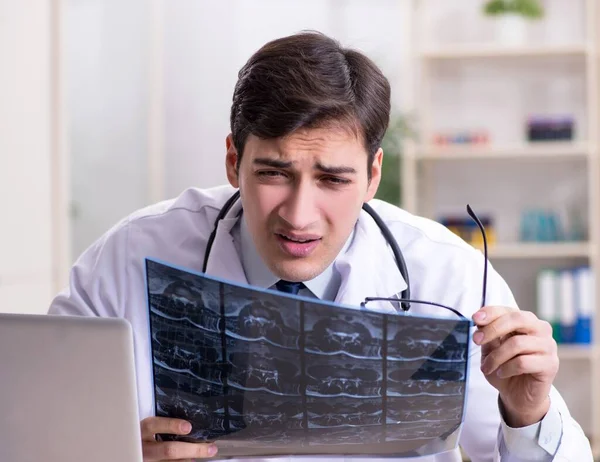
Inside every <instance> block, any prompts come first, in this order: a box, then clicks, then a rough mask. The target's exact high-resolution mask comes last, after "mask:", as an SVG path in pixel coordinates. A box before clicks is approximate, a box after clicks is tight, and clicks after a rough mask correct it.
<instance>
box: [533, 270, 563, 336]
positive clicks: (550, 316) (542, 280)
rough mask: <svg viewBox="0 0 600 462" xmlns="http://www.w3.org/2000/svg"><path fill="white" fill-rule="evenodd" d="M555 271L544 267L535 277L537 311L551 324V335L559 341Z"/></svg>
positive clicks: (541, 317)
mask: <svg viewBox="0 0 600 462" xmlns="http://www.w3.org/2000/svg"><path fill="white" fill-rule="evenodd" d="M557 295H558V283H557V276H556V271H554V270H550V269H545V270H542V271H540V272H539V274H538V277H537V305H538V306H537V313H538V316H539V318H540V319H543V320H545V321H548V322H549V323H550V324H551V325H552V336H553V337H554V340H556V343H560V341H561V340H560V311H559V308H558V300H557Z"/></svg>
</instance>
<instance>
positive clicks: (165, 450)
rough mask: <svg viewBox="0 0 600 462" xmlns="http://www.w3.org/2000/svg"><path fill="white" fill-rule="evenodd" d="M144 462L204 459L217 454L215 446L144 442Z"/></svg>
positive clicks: (174, 442) (173, 442)
mask: <svg viewBox="0 0 600 462" xmlns="http://www.w3.org/2000/svg"><path fill="white" fill-rule="evenodd" d="M142 452H143V454H144V462H155V461H164V460H178V461H181V460H182V459H184V460H185V459H188V460H189V459H192V460H193V459H205V458H207V457H213V456H214V455H216V454H217V446H216V445H214V444H204V443H182V442H179V441H167V442H156V441H145V442H144V444H143V446H142Z"/></svg>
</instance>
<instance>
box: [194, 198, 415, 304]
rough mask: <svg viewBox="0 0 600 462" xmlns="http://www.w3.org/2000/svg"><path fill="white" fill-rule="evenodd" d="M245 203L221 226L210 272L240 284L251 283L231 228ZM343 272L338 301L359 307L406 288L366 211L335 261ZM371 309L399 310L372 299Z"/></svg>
mask: <svg viewBox="0 0 600 462" xmlns="http://www.w3.org/2000/svg"><path fill="white" fill-rule="evenodd" d="M241 208H242V204H241V201H238V202H237V203H236V204H235V205H234V206H233V207H232V208H231V210H230V212H229V213H228V214H227V217H226V218H224V219H222V220H221V221H220V222H219V224H218V226H217V233H216V236H215V240H214V242H213V246H212V251H211V255H210V258H209V259H208V265H207V271H206V272H207V274H210V275H212V276H215V277H218V278H222V279H225V280H229V281H232V282H236V283H241V284H248V280H247V278H246V275H245V273H244V269H243V266H242V262H241V259H240V255H239V254H238V252H237V249H236V247H235V244H234V239H233V236H232V234H231V230H232V229H233V227H234V225H235V224H236V223H237V221H238V220H239V213H240V212H241ZM334 266H335V268H336V270H337V271H338V272H339V274H340V275H341V279H342V281H341V284H340V289H339V291H338V293H337V296H336V298H335V301H336V302H337V303H341V304H344V305H350V306H355V307H358V306H360V303H361V302H363V301H364V299H365V297H396V296H398V297H399V296H400V292H402V291H403V290H404V289H405V288H406V282H405V281H404V278H403V277H402V275H401V274H400V272H399V270H398V266H397V265H396V260H395V259H394V254H393V253H392V251H391V249H390V247H389V245H387V242H386V240H385V238H384V236H383V234H382V233H381V230H380V229H379V227H378V226H377V224H376V223H375V221H374V220H373V219H372V218H371V217H370V216H369V215H368V213H367V212H365V211H364V210H363V211H361V213H360V216H359V219H358V221H357V223H356V225H355V229H354V235H353V238H352V240H351V242H350V245H349V246H346V247H345V252H342V253H341V254H340V255H339V256H338V258H337V259H336V261H335V262H334ZM367 308H368V309H376V310H379V311H387V312H396V307H394V306H393V305H392V304H391V303H389V302H370V303H369V304H368V305H367Z"/></svg>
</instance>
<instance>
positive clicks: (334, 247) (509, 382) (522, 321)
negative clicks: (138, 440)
mask: <svg viewBox="0 0 600 462" xmlns="http://www.w3.org/2000/svg"><path fill="white" fill-rule="evenodd" d="M389 112H390V87H389V84H388V81H387V79H386V78H385V77H384V76H383V75H382V73H381V71H380V70H379V69H378V68H377V67H376V66H375V65H374V64H373V62H371V61H370V60H369V59H368V58H366V57H365V56H364V55H362V54H360V53H359V52H356V51H353V50H348V49H344V48H342V47H341V46H340V45H339V44H338V43H337V42H335V41H333V40H331V39H329V38H328V37H326V36H323V35H321V34H318V33H302V34H297V35H293V36H290V37H284V38H282V39H278V40H275V41H273V42H270V43H268V44H266V45H265V46H264V47H262V48H261V49H260V50H258V51H257V52H256V53H255V54H254V55H253V56H252V57H251V58H250V60H249V61H248V62H247V63H246V65H245V66H244V67H243V68H242V70H241V71H240V73H239V80H238V82H237V85H236V87H235V91H234V95H233V104H232V108H231V134H230V135H229V136H228V137H227V140H226V148H227V153H226V159H225V161H226V169H227V176H228V179H229V182H230V185H228V186H223V187H219V188H214V189H209V190H200V189H189V190H187V191H185V192H184V193H183V194H182V195H181V196H179V197H178V198H176V199H174V200H171V201H167V202H163V203H159V204H156V205H153V206H151V207H148V208H146V209H143V210H140V211H138V212H136V213H134V214H132V215H131V216H129V217H127V218H126V219H124V220H123V221H122V222H120V223H118V224H117V225H116V226H115V227H113V228H112V229H111V230H110V231H108V232H107V233H106V234H105V235H104V236H103V237H102V238H101V239H99V240H98V241H97V242H96V243H95V244H94V245H92V246H91V247H90V248H89V249H88V250H87V251H86V252H85V253H84V254H83V255H82V256H81V257H80V258H79V259H78V261H77V262H76V263H75V265H74V267H73V269H72V272H71V279H70V284H69V287H68V288H66V289H65V291H64V292H62V293H60V294H59V295H58V296H57V297H56V298H55V300H54V301H53V303H52V305H51V307H50V313H63V314H77V315H85V316H103V317H121V318H125V319H127V320H129V321H130V322H131V324H132V326H133V329H134V335H135V355H136V370H137V380H138V394H139V409H140V414H141V418H142V419H143V420H142V423H141V426H142V439H143V442H142V443H143V452H144V460H145V461H163V460H191V459H196V458H204V457H210V456H212V455H214V454H215V451H216V450H217V448H216V447H215V446H214V445H209V444H192V443H184V442H162V441H157V440H156V438H155V435H156V434H161V433H171V434H186V433H187V432H188V431H189V430H190V426H189V424H188V423H187V422H184V421H180V420H175V419H166V418H159V417H155V416H154V413H153V409H154V403H153V400H152V396H153V394H152V364H151V355H150V345H149V338H148V330H149V329H148V324H147V308H146V295H145V273H144V259H145V258H146V257H155V258H158V259H161V260H164V261H167V262H170V263H172V264H175V265H179V266H183V267H189V268H193V269H196V270H198V271H201V270H202V267H203V260H204V257H205V253H206V248H207V241H208V239H209V236H210V234H211V232H212V231H213V228H214V226H215V220H216V217H217V214H218V213H219V210H220V209H221V208H222V207H223V205H224V203H225V202H226V201H227V199H228V198H229V197H231V195H232V194H233V193H234V192H235V191H236V190H238V189H239V191H240V192H241V200H240V201H239V202H238V203H236V204H234V206H233V208H232V209H231V210H230V212H229V213H228V214H227V216H226V217H225V218H224V219H223V220H221V221H220V222H219V223H218V227H217V233H216V238H215V240H214V244H213V246H212V251H211V254H210V255H209V258H208V266H207V273H208V274H211V275H214V276H218V277H221V278H225V279H229V280H232V281H236V282H242V283H249V284H253V285H256V286H260V287H265V288H266V287H272V288H274V287H277V283H278V282H279V281H280V280H284V281H291V282H302V283H303V285H302V286H301V294H303V295H306V296H309V297H318V298H321V299H326V300H335V301H338V302H341V303H344V304H348V305H355V306H358V305H359V304H360V302H362V301H363V300H364V299H365V297H368V296H379V297H391V296H396V295H398V294H400V292H402V291H403V290H404V289H405V287H406V282H405V281H404V279H403V278H402V276H401V275H400V273H399V271H398V267H397V265H396V261H395V259H394V256H393V254H392V252H391V251H390V247H389V245H388V244H387V242H386V240H385V239H384V237H383V235H382V233H381V231H380V229H379V228H378V226H377V225H376V224H375V222H374V221H373V219H372V218H371V217H370V216H369V215H368V214H366V213H365V212H364V211H362V210H361V207H362V205H363V203H365V202H369V203H370V205H371V206H372V207H373V208H374V209H375V210H376V211H377V212H378V213H379V215H380V216H381V217H382V219H383V221H384V222H385V223H386V225H387V226H388V227H389V229H390V230H391V232H392V234H393V236H394V238H395V239H396V241H397V242H398V244H399V246H400V248H401V250H402V252H403V254H404V258H405V260H406V265H407V269H408V271H409V275H410V284H411V290H412V298H414V299H420V300H428V301H432V302H437V303H442V304H445V305H448V306H451V307H454V308H456V309H457V310H459V311H460V312H462V313H463V314H464V315H465V316H467V317H472V318H473V319H474V321H475V323H476V324H477V326H478V327H477V330H476V332H475V333H474V335H473V340H472V342H473V344H472V349H471V351H472V352H473V353H472V357H471V361H470V364H471V367H470V371H469V374H470V378H469V382H468V383H469V389H468V393H469V398H468V401H467V402H468V405H467V409H466V416H465V421H464V425H463V428H462V432H461V436H460V441H459V443H460V445H461V447H462V448H463V450H464V451H465V452H466V453H467V454H468V455H469V456H470V458H471V460H473V461H475V462H484V461H493V460H502V461H505V462H506V461H513V462H517V461H519V462H525V461H573V462H588V461H592V455H591V449H590V445H589V442H588V440H587V438H586V437H585V435H584V433H583V432H582V430H581V428H580V426H579V425H578V424H577V422H575V420H574V419H573V418H572V417H571V415H570V414H569V410H568V409H567V406H566V405H565V402H564V401H563V400H562V398H561V397H560V395H559V393H558V392H557V391H556V390H555V389H554V388H553V386H552V382H553V380H554V378H555V376H556V373H557V370H558V357H557V347H556V344H555V342H554V341H553V339H552V335H551V328H550V326H549V325H548V324H547V323H546V322H543V321H540V320H539V319H537V318H536V316H535V315H534V314H532V313H531V312H529V311H527V308H530V307H523V308H524V310H519V308H518V307H517V305H516V302H515V300H514V298H513V296H512V294H511V292H510V289H509V288H508V287H507V285H506V283H505V282H504V281H503V280H502V278H501V277H500V276H499V275H498V273H497V272H495V271H494V270H493V268H491V267H489V277H488V290H487V297H486V306H485V307H484V308H482V309H479V307H480V303H481V285H482V275H483V268H484V258H483V256H482V254H481V252H479V251H477V250H475V249H473V248H472V247H470V246H469V245H467V244H466V243H465V242H463V241H462V240H460V239H459V238H458V237H456V236H455V235H454V234H452V233H451V232H450V231H449V230H447V229H446V228H444V227H442V226H441V225H439V224H437V223H435V222H433V221H429V220H427V219H424V218H420V217H417V216H413V215H411V214H409V213H407V212H405V211H403V210H401V209H399V208H397V207H395V206H392V205H390V204H386V203H383V202H381V201H378V200H374V199H373V197H374V195H375V193H376V191H377V187H378V185H379V181H380V178H381V168H382V160H383V152H382V150H381V148H380V143H381V139H382V138H383V135H384V133H385V130H386V129H387V125H388V121H389ZM457 187H460V186H459V185H457ZM369 306H370V305H367V307H369ZM372 306H373V308H375V309H384V310H396V307H394V306H392V305H391V304H390V303H387V304H385V303H383V304H380V305H375V304H374V305H372ZM415 309H416V308H415ZM436 314H438V315H439V314H442V313H440V312H439V311H437V312H436ZM98 444H106V442H103V441H99V442H98ZM292 459H293V458H292ZM283 460H288V458H284V459H283ZM312 460H326V459H324V458H321V459H312ZM353 460H361V459H353ZM371 460H372V459H371ZM387 460H389V459H387ZM419 460H420V461H431V462H433V461H435V462H443V461H446V462H447V461H457V460H460V455H459V452H458V450H456V451H454V452H449V453H444V454H438V455H435V456H431V457H427V458H421V459H419Z"/></svg>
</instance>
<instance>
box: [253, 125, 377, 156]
mask: <svg viewBox="0 0 600 462" xmlns="http://www.w3.org/2000/svg"><path fill="white" fill-rule="evenodd" d="M247 146H249V147H252V146H253V147H256V148H259V149H257V151H260V152H261V153H262V154H265V153H266V152H269V153H270V154H272V155H280V156H285V155H289V154H294V153H295V152H323V153H332V154H336V153H338V152H344V153H347V154H348V153H349V152H352V151H356V152H362V151H365V154H366V150H365V148H364V144H363V143H362V140H361V139H360V138H358V137H357V136H356V135H355V134H354V133H353V132H351V131H350V130H344V129H342V128H340V127H328V128H308V129H307V128H302V129H299V130H296V131H295V132H293V133H291V134H289V135H286V136H284V137H281V138H271V139H261V138H258V137H256V136H253V135H251V136H249V137H248V142H247Z"/></svg>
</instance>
